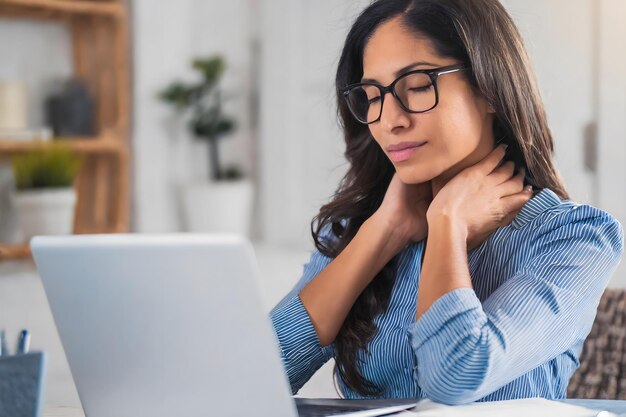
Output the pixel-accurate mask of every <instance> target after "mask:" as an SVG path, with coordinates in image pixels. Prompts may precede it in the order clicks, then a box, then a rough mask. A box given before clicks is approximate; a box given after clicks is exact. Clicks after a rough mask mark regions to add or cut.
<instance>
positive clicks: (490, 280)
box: [270, 188, 624, 404]
mask: <svg viewBox="0 0 626 417" xmlns="http://www.w3.org/2000/svg"><path fill="white" fill-rule="evenodd" d="M423 245H424V241H421V242H418V243H412V244H409V245H407V246H406V247H405V248H404V249H403V250H402V251H401V252H400V254H399V259H398V261H399V263H398V273H397V277H396V281H395V283H394V286H393V289H392V294H391V301H390V304H389V308H388V310H387V311H386V312H385V313H383V314H380V315H379V316H377V317H376V318H375V323H376V325H377V326H378V331H377V333H376V334H375V336H374V337H373V338H372V340H371V341H370V342H369V345H368V353H365V352H359V358H360V359H361V360H362V363H361V365H360V368H359V369H360V370H361V372H362V374H363V375H364V376H365V377H366V378H367V379H368V380H370V381H371V382H373V383H375V384H376V385H377V386H378V387H379V388H380V389H382V394H381V395H380V396H379V398H418V399H419V398H430V399H431V400H433V401H437V402H441V403H446V404H460V403H466V402H472V401H494V400H505V399H514V398H523V397H535V396H539V397H544V398H548V399H560V398H565V396H566V389H567V384H568V381H569V379H570V377H571V376H572V374H573V373H574V371H575V370H576V369H577V368H578V366H579V355H580V353H581V350H582V346H583V342H584V340H585V338H586V337H587V335H588V334H589V332H590V330H591V326H592V324H593V321H594V319H595V315H596V310H597V306H598V303H599V300H600V297H601V295H602V293H603V291H604V289H605V287H606V286H607V283H608V281H609V278H610V277H611V275H612V273H613V272H614V270H615V268H616V267H617V264H618V263H619V260H620V258H621V255H622V252H623V246H624V237H623V230H622V226H621V225H620V223H619V222H618V221H617V220H616V219H615V218H614V217H612V216H611V215H609V214H608V213H606V212H604V211H602V210H600V209H598V208H595V207H593V206H590V205H582V204H578V203H575V202H572V201H570V200H563V201H561V199H560V198H559V197H558V196H557V195H556V194H555V193H554V192H553V191H552V190H550V189H548V188H545V189H542V190H541V191H540V192H538V193H537V194H536V195H535V196H534V197H533V198H532V199H530V200H529V201H528V202H527V203H526V204H525V205H524V207H523V208H522V210H521V211H520V212H519V213H518V214H517V216H516V217H515V219H513V221H512V222H511V223H510V224H508V225H506V226H503V227H501V228H498V229H497V230H496V231H494V232H493V233H492V234H491V235H490V236H489V237H488V238H487V239H486V240H485V241H484V242H483V243H482V244H481V245H480V246H479V247H477V248H475V249H473V250H472V251H470V252H469V253H468V266H469V271H470V275H471V277H472V284H473V289H469V288H460V289H456V290H453V291H451V292H449V293H447V294H445V295H444V296H442V297H441V298H439V299H438V300H437V301H435V303H434V304H433V305H432V306H431V307H430V308H429V309H428V311H426V312H425V313H424V314H423V315H422V316H421V317H420V319H419V320H417V321H416V319H415V314H416V303H417V289H418V282H419V278H420V267H421V258H422V254H423V251H422V250H423ZM331 261H332V259H331V258H329V257H326V256H324V255H322V254H321V253H320V252H318V251H314V252H313V253H312V255H311V259H310V261H309V262H308V263H307V264H306V265H304V273H303V275H302V277H301V278H300V280H299V282H298V283H297V284H296V285H295V287H294V288H293V290H292V291H291V292H289V294H287V295H286V296H285V297H284V298H283V299H282V300H281V301H280V302H279V303H278V304H277V305H276V306H275V307H274V308H273V309H272V311H271V313H270V318H271V320H272V323H273V326H274V329H275V332H276V335H277V338H278V344H279V346H280V351H281V356H282V360H283V364H284V366H285V369H286V372H287V375H288V377H289V382H290V384H291V388H292V392H293V393H294V394H295V393H297V392H298V390H299V389H300V388H301V387H302V385H304V383H305V382H306V381H308V380H309V378H310V377H311V376H312V375H313V374H314V373H315V372H316V371H317V370H318V369H319V368H320V367H321V366H322V365H323V364H324V363H325V362H327V361H328V360H329V359H331V358H332V357H333V356H334V346H333V344H330V345H328V346H321V345H320V342H319V339H318V337H317V333H316V332H315V329H314V328H313V325H312V323H311V320H310V317H309V315H308V313H307V311H306V309H305V308H304V306H303V304H302V301H301V300H300V297H299V293H300V290H301V289H302V288H303V287H304V286H305V285H306V284H307V283H308V282H309V281H311V280H312V279H313V278H314V277H315V276H316V275H317V274H318V273H319V272H320V271H322V270H323V269H324V268H325V267H326V266H327V265H328V264H329V263H330V262H331ZM337 379H338V385H339V389H340V391H341V393H342V394H343V396H344V397H345V398H360V396H359V395H358V394H357V393H356V392H354V391H352V390H351V389H349V388H348V387H347V386H346V385H345V384H344V383H343V381H341V379H340V378H337Z"/></svg>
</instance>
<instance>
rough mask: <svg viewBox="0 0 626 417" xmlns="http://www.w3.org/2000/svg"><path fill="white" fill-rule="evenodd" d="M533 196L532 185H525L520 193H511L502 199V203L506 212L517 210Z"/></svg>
mask: <svg viewBox="0 0 626 417" xmlns="http://www.w3.org/2000/svg"><path fill="white" fill-rule="evenodd" d="M532 196H533V192H532V187H531V186H530V185H528V186H526V187H524V189H523V190H522V191H520V192H518V193H515V194H511V195H509V196H506V197H502V198H501V199H500V203H502V209H503V210H504V212H505V213H509V214H510V213H511V212H516V211H519V210H521V209H522V207H524V204H526V203H527V202H528V200H530V199H531V198H532Z"/></svg>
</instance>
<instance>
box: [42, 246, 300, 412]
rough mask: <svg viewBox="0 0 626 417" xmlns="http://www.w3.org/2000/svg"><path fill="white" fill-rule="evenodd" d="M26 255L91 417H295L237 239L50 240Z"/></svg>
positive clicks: (249, 263) (247, 249) (250, 260)
mask: <svg viewBox="0 0 626 417" xmlns="http://www.w3.org/2000/svg"><path fill="white" fill-rule="evenodd" d="M31 248H32V252H33V257H34V260H35V263H36V265H37V269H38V270H39V273H40V275H41V278H42V281H43V284H44V288H45V291H46V294H47V297H48V301H49V304H50V308H51V310H52V313H53V316H54V319H55V322H56V325H57V329H58V331H59V334H60V336H61V340H62V342H63V346H64V349H65V353H66V356H67V359H68V362H69V364H70V368H71V371H72V375H73V377H74V381H75V383H76V386H77V389H78V393H79V396H80V399H81V402H82V404H83V408H84V410H85V413H86V415H88V416H90V417H110V416H116V417H137V416H151V417H160V416H168V417H169V416H172V415H176V416H189V417H191V416H194V417H195V416H209V415H219V416H240V415H242V408H243V409H246V410H249V411H250V412H252V414H253V415H257V416H276V417H281V416H285V417H293V416H295V415H296V411H295V406H294V404H293V400H292V399H291V398H290V397H289V395H290V390H289V385H288V381H287V378H286V376H285V374H284V371H283V368H282V364H281V362H280V356H279V353H278V348H277V342H276V336H275V334H274V332H273V331H272V330H271V324H270V322H269V319H268V317H267V314H266V312H265V311H264V309H263V307H262V305H261V301H260V297H259V295H258V294H259V291H258V282H257V280H258V276H259V274H258V272H257V268H256V262H255V258H254V253H253V250H252V247H251V245H250V243H249V242H248V241H247V240H245V239H244V238H241V237H237V236H233V235H192V234H179V235H132V234H128V235H120V234H117V235H75V236H58V237H54V236H46V237H35V238H34V239H33V240H32V241H31Z"/></svg>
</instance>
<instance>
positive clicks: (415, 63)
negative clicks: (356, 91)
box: [361, 61, 437, 83]
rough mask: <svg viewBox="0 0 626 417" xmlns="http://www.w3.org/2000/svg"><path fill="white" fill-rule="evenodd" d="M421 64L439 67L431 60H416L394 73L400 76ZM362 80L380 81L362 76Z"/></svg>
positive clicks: (367, 81)
mask: <svg viewBox="0 0 626 417" xmlns="http://www.w3.org/2000/svg"><path fill="white" fill-rule="evenodd" d="M420 66H429V67H437V65H436V64H433V63H431V62H425V61H419V62H414V63H413V64H409V65H407V66H406V67H402V68H400V69H399V70H398V71H396V72H395V73H394V76H395V77H399V76H400V74H402V73H404V72H406V71H409V70H411V69H413V68H415V67H420ZM361 82H362V83H377V82H378V81H377V80H375V79H373V78H362V79H361Z"/></svg>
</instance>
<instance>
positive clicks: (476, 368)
mask: <svg viewBox="0 0 626 417" xmlns="http://www.w3.org/2000/svg"><path fill="white" fill-rule="evenodd" d="M475 336H476V337H469V338H466V339H465V340H464V342H463V343H462V345H458V346H456V347H454V348H453V349H451V351H450V353H449V354H448V355H446V356H445V357H444V358H442V359H440V360H433V359H434V358H432V357H431V359H430V360H424V358H423V357H422V358H421V359H422V360H421V361H420V362H421V366H420V365H418V382H419V385H420V388H421V389H422V391H423V393H424V395H425V396H426V397H427V398H429V399H430V400H431V401H434V402H437V403H441V404H447V405H460V404H467V403H470V402H474V401H476V400H478V399H480V398H482V397H483V396H484V395H483V391H484V387H485V382H486V380H487V376H488V375H489V368H490V363H491V360H490V353H489V346H488V344H486V343H484V339H483V337H481V335H475Z"/></svg>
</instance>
